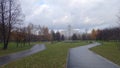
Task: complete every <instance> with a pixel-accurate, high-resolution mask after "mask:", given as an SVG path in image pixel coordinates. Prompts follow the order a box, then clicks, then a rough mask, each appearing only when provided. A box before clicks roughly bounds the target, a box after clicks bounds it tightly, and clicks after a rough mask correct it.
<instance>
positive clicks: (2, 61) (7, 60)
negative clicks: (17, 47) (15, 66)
mask: <svg viewBox="0 0 120 68" xmlns="http://www.w3.org/2000/svg"><path fill="white" fill-rule="evenodd" d="M45 49H46V47H45V45H43V44H42V45H38V44H37V45H35V46H33V47H32V48H31V49H29V50H25V51H22V52H17V53H13V54H9V55H6V56H1V57H0V66H2V65H5V64H8V63H10V62H12V61H15V60H17V59H20V58H23V57H26V56H29V55H32V54H35V53H37V52H40V51H43V50H45Z"/></svg>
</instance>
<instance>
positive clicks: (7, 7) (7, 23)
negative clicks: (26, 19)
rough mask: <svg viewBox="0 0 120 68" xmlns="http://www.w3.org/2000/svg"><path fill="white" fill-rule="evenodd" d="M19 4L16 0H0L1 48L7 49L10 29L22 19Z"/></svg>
mask: <svg viewBox="0 0 120 68" xmlns="http://www.w3.org/2000/svg"><path fill="white" fill-rule="evenodd" d="M22 18H23V17H22V14H21V9H20V4H19V2H18V1H17V0H0V35H1V37H0V38H1V40H0V41H1V42H3V45H4V47H3V49H7V47H8V42H9V39H10V35H11V30H12V29H13V28H14V26H16V24H18V23H20V22H21V21H22V20H23V19H22Z"/></svg>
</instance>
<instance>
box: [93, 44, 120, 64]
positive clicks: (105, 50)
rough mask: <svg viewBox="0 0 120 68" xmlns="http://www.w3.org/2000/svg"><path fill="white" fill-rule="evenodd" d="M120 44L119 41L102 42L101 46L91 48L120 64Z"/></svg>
mask: <svg viewBox="0 0 120 68" xmlns="http://www.w3.org/2000/svg"><path fill="white" fill-rule="evenodd" d="M118 46H119V47H120V44H118V42H102V45H101V46H97V47H94V48H91V50H92V51H94V52H96V53H98V54H100V55H101V56H103V57H105V58H107V59H109V60H111V61H112V62H114V63H116V64H118V65H120V49H119V47H118Z"/></svg>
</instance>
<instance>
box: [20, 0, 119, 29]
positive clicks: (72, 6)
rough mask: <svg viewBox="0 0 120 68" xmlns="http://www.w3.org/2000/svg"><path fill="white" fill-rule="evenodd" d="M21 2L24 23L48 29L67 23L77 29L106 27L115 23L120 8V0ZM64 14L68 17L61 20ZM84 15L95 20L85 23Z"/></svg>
mask: <svg viewBox="0 0 120 68" xmlns="http://www.w3.org/2000/svg"><path fill="white" fill-rule="evenodd" d="M38 2H41V3H38ZM21 3H22V8H23V12H24V13H25V15H26V20H25V22H26V23H29V22H32V23H34V24H36V25H37V24H40V25H44V26H48V27H49V28H50V29H65V28H66V27H67V25H69V24H70V25H72V26H73V28H77V29H86V28H88V29H92V28H101V29H102V28H106V27H109V26H110V25H115V23H116V20H117V18H116V15H117V13H118V9H119V8H120V4H119V3H120V0H21ZM43 5H46V7H44V6H43ZM41 8H43V9H41ZM35 12H36V14H35ZM65 16H68V18H66V19H65V20H66V21H63V19H62V18H64V17H65ZM86 17H89V18H90V19H96V21H95V20H93V22H89V23H88V24H85V18H86ZM55 21H56V23H54V22H55ZM101 22H103V23H102V24H98V23H101ZM91 23H94V24H91Z"/></svg>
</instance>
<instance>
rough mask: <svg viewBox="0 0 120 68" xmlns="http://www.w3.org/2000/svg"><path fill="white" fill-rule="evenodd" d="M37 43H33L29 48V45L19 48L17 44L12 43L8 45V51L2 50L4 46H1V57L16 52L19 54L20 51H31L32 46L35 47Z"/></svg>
mask: <svg viewBox="0 0 120 68" xmlns="http://www.w3.org/2000/svg"><path fill="white" fill-rule="evenodd" d="M34 44H35V43H31V45H30V46H29V45H28V44H26V45H25V46H21V45H19V47H17V46H16V43H14V42H11V43H9V45H8V49H7V50H3V49H2V47H3V46H2V44H0V56H3V55H6V54H11V53H14V52H19V51H23V50H26V49H29V48H31V47H32V45H34Z"/></svg>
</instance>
